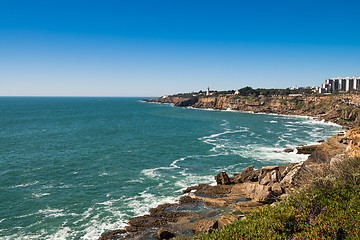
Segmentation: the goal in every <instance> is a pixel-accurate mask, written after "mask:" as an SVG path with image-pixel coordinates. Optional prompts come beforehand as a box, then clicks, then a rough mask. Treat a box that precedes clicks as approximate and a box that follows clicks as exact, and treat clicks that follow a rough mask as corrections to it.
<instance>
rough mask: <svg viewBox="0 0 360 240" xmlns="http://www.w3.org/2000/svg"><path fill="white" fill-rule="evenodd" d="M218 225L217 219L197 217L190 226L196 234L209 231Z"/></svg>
mask: <svg viewBox="0 0 360 240" xmlns="http://www.w3.org/2000/svg"><path fill="white" fill-rule="evenodd" d="M218 226H219V224H218V221H217V220H209V219H198V220H197V221H196V222H195V223H194V226H193V228H192V232H193V233H194V234H195V235H197V234H199V233H202V232H208V233H211V232H213V231H214V230H215V229H217V228H218Z"/></svg>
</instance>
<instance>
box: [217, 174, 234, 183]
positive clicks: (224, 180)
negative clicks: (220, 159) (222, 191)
mask: <svg viewBox="0 0 360 240" xmlns="http://www.w3.org/2000/svg"><path fill="white" fill-rule="evenodd" d="M215 180H216V183H217V184H218V185H230V184H231V181H230V178H229V176H228V175H227V174H226V172H220V173H218V174H217V175H216V176H215Z"/></svg>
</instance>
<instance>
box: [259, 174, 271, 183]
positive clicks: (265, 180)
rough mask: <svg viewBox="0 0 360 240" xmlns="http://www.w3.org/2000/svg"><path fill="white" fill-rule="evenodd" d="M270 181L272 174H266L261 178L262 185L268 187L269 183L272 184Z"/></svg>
mask: <svg viewBox="0 0 360 240" xmlns="http://www.w3.org/2000/svg"><path fill="white" fill-rule="evenodd" d="M270 180H271V179H270V173H269V172H268V173H265V174H263V175H262V176H261V177H260V184H261V185H267V184H268V183H270Z"/></svg>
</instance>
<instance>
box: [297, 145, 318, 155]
mask: <svg viewBox="0 0 360 240" xmlns="http://www.w3.org/2000/svg"><path fill="white" fill-rule="evenodd" d="M318 147H319V145H311V146H300V147H296V149H297V154H312V153H313V152H314V151H315V150H316V148H318Z"/></svg>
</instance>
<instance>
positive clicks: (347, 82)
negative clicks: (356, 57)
mask: <svg viewBox="0 0 360 240" xmlns="http://www.w3.org/2000/svg"><path fill="white" fill-rule="evenodd" d="M352 89H355V90H360V77H356V76H354V77H352V78H351V77H345V78H341V77H338V78H329V79H326V80H325V84H322V85H321V88H319V93H328V92H336V91H350V90H352Z"/></svg>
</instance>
